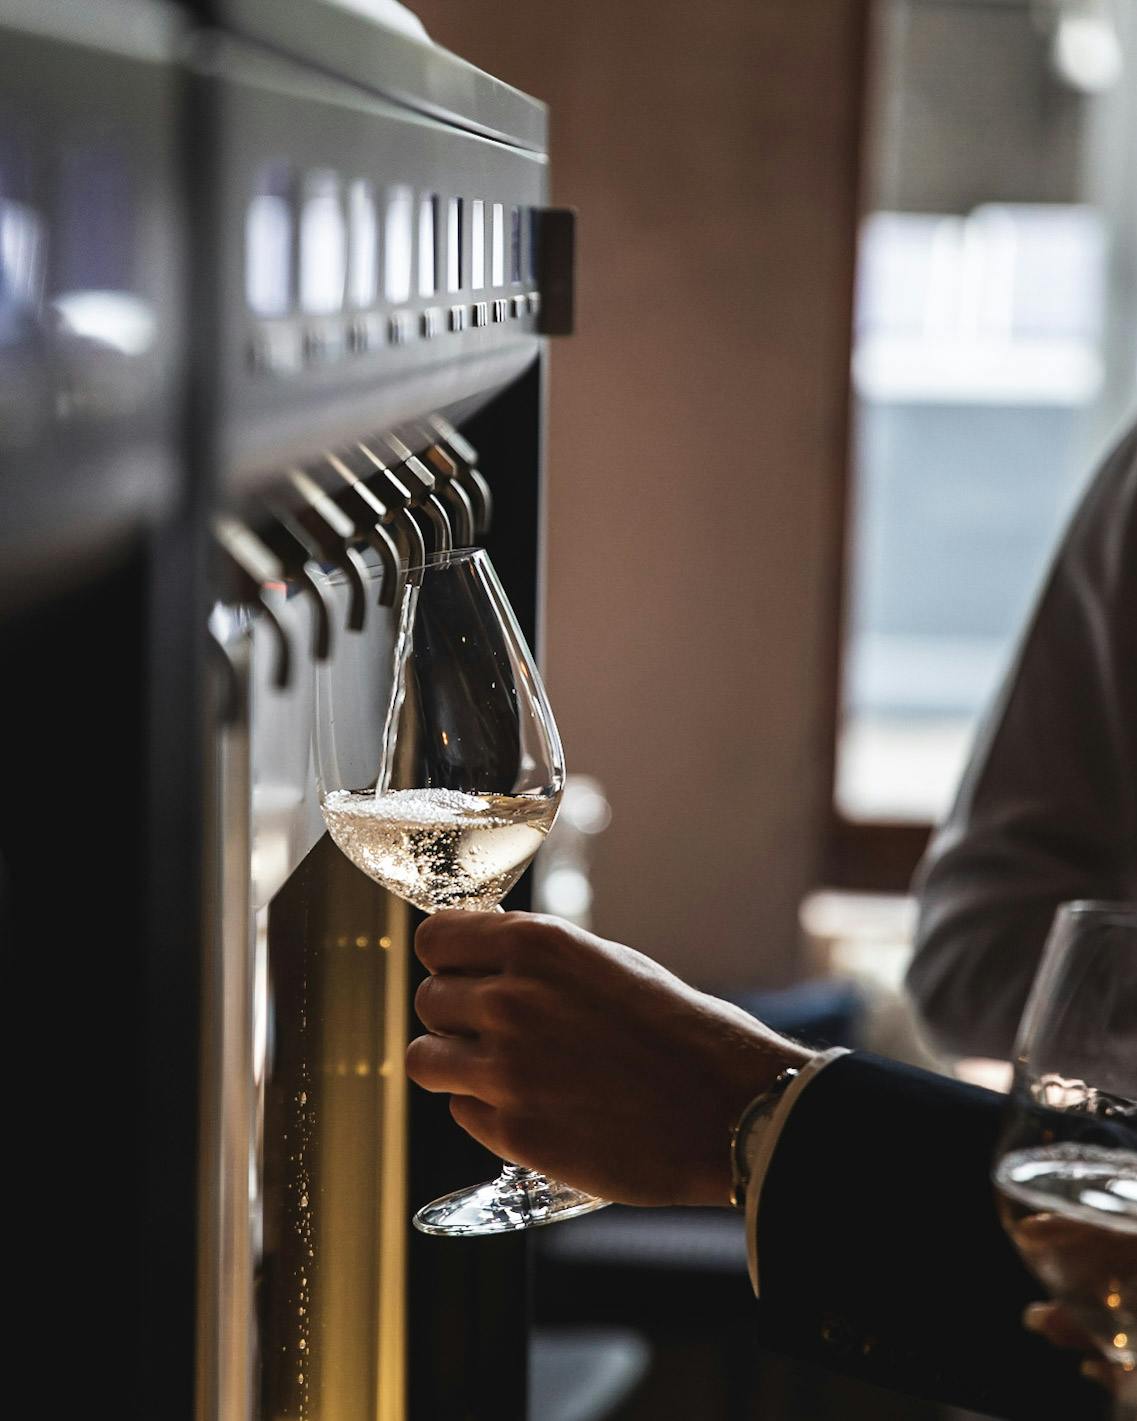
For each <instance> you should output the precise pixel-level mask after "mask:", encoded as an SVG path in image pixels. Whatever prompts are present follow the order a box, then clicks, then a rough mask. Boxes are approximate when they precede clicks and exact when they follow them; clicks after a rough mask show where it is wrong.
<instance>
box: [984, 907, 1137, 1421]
mask: <svg viewBox="0 0 1137 1421" xmlns="http://www.w3.org/2000/svg"><path fill="white" fill-rule="evenodd" d="M1014 1065H1015V1078H1014V1086H1013V1093H1012V1096H1011V1100H1010V1103H1009V1105H1008V1110H1007V1118H1006V1122H1005V1126H1004V1129H1003V1133H1002V1137H1001V1139H1000V1142H999V1146H998V1149H997V1151H996V1156H995V1168H994V1180H995V1186H996V1190H997V1196H998V1201H999V1211H1000V1214H1001V1215H1002V1219H1003V1224H1004V1227H1005V1228H1006V1230H1007V1232H1008V1234H1009V1235H1010V1237H1011V1239H1012V1241H1013V1242H1014V1244H1015V1247H1016V1248H1017V1249H1018V1251H1019V1254H1020V1255H1021V1257H1022V1259H1023V1261H1024V1262H1025V1263H1026V1265H1027V1267H1028V1268H1030V1270H1031V1271H1032V1272H1033V1273H1034V1274H1035V1276H1036V1277H1037V1278H1038V1279H1039V1281H1040V1282H1041V1283H1043V1284H1044V1285H1045V1287H1046V1288H1047V1289H1048V1290H1049V1292H1050V1293H1051V1294H1052V1296H1053V1297H1054V1298H1055V1299H1056V1300H1057V1301H1058V1302H1059V1303H1061V1304H1062V1306H1063V1308H1064V1309H1065V1310H1066V1312H1067V1313H1068V1314H1069V1316H1070V1317H1071V1318H1072V1320H1073V1321H1074V1322H1076V1323H1077V1324H1079V1325H1080V1326H1081V1328H1082V1329H1083V1330H1084V1331H1085V1332H1086V1333H1087V1334H1088V1335H1089V1336H1090V1337H1092V1338H1093V1340H1094V1342H1095V1344H1096V1345H1097V1347H1098V1348H1099V1350H1100V1351H1101V1353H1102V1355H1103V1356H1104V1357H1105V1358H1106V1360H1107V1362H1108V1363H1109V1364H1110V1365H1111V1367H1112V1368H1113V1369H1114V1372H1115V1380H1116V1386H1115V1388H1114V1390H1115V1394H1116V1396H1117V1410H1116V1413H1115V1415H1116V1418H1117V1421H1122V1418H1126V1421H1131V1418H1134V1417H1137V905H1133V904H1123V903H1122V904H1118V903H1092V902H1077V903H1065V904H1063V905H1062V906H1061V907H1060V908H1059V909H1058V912H1057V914H1056V915H1055V918H1054V925H1053V927H1052V929H1051V932H1050V936H1049V938H1048V940H1047V944H1046V950H1045V952H1044V954H1043V958H1042V963H1041V966H1040V967H1039V971H1038V976H1037V977H1036V978H1035V982H1034V986H1033V988H1032V990H1031V994H1030V998H1029V1000H1028V1001H1027V1005H1026V1011H1025V1013H1024V1015H1023V1019H1022V1024H1021V1026H1020V1027H1019V1034H1018V1040H1017V1042H1016V1045H1015V1063H1014Z"/></svg>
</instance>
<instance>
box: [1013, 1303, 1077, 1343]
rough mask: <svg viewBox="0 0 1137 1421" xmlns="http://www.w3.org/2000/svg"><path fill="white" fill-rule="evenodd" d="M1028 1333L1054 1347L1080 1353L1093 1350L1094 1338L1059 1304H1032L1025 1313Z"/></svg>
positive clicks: (1025, 1324) (1024, 1318)
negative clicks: (1074, 1350)
mask: <svg viewBox="0 0 1137 1421" xmlns="http://www.w3.org/2000/svg"><path fill="white" fill-rule="evenodd" d="M1023 1326H1024V1327H1025V1328H1026V1329H1027V1331H1028V1332H1034V1333H1037V1334H1038V1336H1039V1337H1044V1338H1045V1339H1046V1340H1047V1342H1049V1343H1051V1345H1052V1346H1054V1347H1071V1348H1075V1349H1076V1350H1078V1351H1080V1352H1085V1351H1088V1350H1089V1349H1091V1348H1092V1347H1093V1345H1094V1341H1093V1338H1092V1337H1091V1336H1090V1335H1089V1333H1087V1332H1085V1331H1083V1329H1082V1328H1080V1327H1079V1326H1078V1324H1077V1323H1076V1322H1075V1321H1074V1320H1073V1319H1072V1318H1071V1317H1070V1314H1069V1313H1068V1312H1067V1311H1066V1310H1065V1308H1063V1307H1061V1306H1060V1305H1059V1304H1058V1303H1031V1305H1030V1306H1029V1307H1028V1308H1027V1310H1026V1311H1025V1312H1024V1313H1023Z"/></svg>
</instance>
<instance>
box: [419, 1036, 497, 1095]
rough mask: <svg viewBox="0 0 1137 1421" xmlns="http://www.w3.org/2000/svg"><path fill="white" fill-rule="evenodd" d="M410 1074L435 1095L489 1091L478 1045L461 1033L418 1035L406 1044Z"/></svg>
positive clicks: (481, 1093)
mask: <svg viewBox="0 0 1137 1421" xmlns="http://www.w3.org/2000/svg"><path fill="white" fill-rule="evenodd" d="M407 1075H408V1076H410V1078H411V1080H412V1081H414V1082H416V1084H418V1085H420V1086H422V1088H423V1090H429V1091H432V1092H434V1093H435V1094H437V1093H438V1092H440V1091H449V1092H451V1093H452V1094H457V1095H478V1096H481V1095H483V1094H484V1093H485V1090H486V1072H485V1067H484V1062H483V1059H482V1057H481V1055H480V1053H479V1052H478V1050H477V1048H476V1046H475V1044H474V1043H473V1042H472V1041H470V1040H468V1039H467V1038H465V1037H461V1036H416V1037H415V1039H414V1040H413V1041H412V1042H411V1043H410V1045H409V1046H408V1047H407Z"/></svg>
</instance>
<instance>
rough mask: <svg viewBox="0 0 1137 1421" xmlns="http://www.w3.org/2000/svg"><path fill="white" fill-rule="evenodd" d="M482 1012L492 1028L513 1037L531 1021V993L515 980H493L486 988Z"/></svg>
mask: <svg viewBox="0 0 1137 1421" xmlns="http://www.w3.org/2000/svg"><path fill="white" fill-rule="evenodd" d="M484 1011H485V1015H486V1019H487V1021H488V1022H489V1024H490V1025H491V1026H492V1027H494V1028H495V1029H496V1030H498V1031H503V1032H506V1033H508V1034H510V1035H514V1034H516V1033H517V1032H519V1031H521V1030H522V1029H523V1027H524V1026H525V1024H526V1022H527V1021H529V1020H531V1019H532V1015H533V1003H532V1000H531V993H530V992H529V991H528V990H527V989H526V987H525V986H524V985H523V984H522V983H520V982H518V981H517V980H516V979H515V978H508V977H498V978H495V979H494V980H493V981H492V982H491V983H490V984H489V985H488V986H487V989H486V993H485V1001H484Z"/></svg>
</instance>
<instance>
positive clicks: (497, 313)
mask: <svg viewBox="0 0 1137 1421" xmlns="http://www.w3.org/2000/svg"><path fill="white" fill-rule="evenodd" d="M508 313H509V302H508V301H505V300H503V299H502V298H500V297H499V298H498V299H497V300H496V301H495V302H494V303H493V318H494V321H495V323H497V324H500V323H501V322H502V321H504V320H505V318H506V316H507V314H508Z"/></svg>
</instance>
